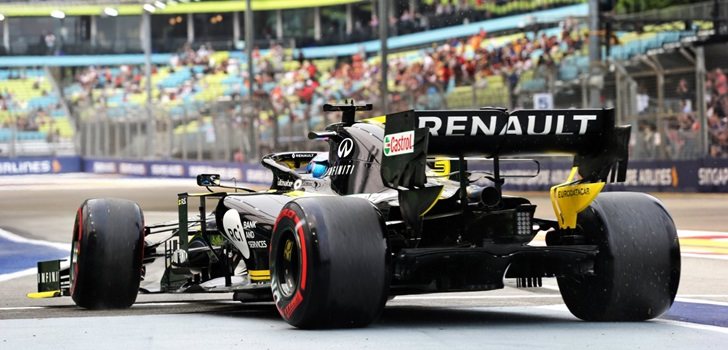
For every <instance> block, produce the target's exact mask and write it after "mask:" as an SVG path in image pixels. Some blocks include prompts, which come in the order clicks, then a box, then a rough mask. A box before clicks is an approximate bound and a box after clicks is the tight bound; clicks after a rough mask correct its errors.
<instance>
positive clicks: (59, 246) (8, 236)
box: [0, 228, 71, 252]
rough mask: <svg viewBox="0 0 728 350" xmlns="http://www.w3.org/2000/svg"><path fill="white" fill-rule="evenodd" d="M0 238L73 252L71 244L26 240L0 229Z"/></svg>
mask: <svg viewBox="0 0 728 350" xmlns="http://www.w3.org/2000/svg"><path fill="white" fill-rule="evenodd" d="M0 237H2V238H5V239H7V240H9V241H12V242H16V243H27V244H35V245H42V246H46V247H51V248H56V249H59V250H65V251H67V252H70V251H71V244H70V243H57V242H49V241H43V240H40V239H30V238H25V237H22V236H18V235H16V234H14V233H11V232H8V231H5V230H3V229H1V228H0Z"/></svg>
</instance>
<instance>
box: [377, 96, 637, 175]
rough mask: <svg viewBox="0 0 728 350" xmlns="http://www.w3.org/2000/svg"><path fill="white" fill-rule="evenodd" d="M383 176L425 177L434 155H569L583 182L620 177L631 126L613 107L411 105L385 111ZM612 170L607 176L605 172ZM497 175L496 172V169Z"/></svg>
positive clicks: (626, 159)
mask: <svg viewBox="0 0 728 350" xmlns="http://www.w3.org/2000/svg"><path fill="white" fill-rule="evenodd" d="M384 134H385V136H384V148H383V153H384V154H383V157H382V179H383V180H384V183H385V184H386V185H387V186H390V187H392V188H402V187H404V188H410V189H411V188H419V187H424V185H425V183H426V182H427V180H426V176H425V170H426V161H427V158H428V157H433V156H455V157H460V158H463V159H464V157H465V156H486V157H489V158H493V159H494V161H495V162H497V159H498V157H501V156H516V157H518V156H533V155H539V154H540V155H559V154H561V155H563V154H566V155H571V156H573V157H574V166H577V167H578V168H579V175H581V177H582V179H583V181H584V182H598V181H603V182H606V181H607V180H611V181H617V182H622V181H624V179H625V175H626V171H627V161H628V144H629V136H630V126H616V125H615V117H614V110H613V109H559V110H517V111H513V112H510V113H508V112H507V111H506V110H505V109H499V108H484V109H476V110H448V111H440V110H438V111H415V110H409V111H405V112H399V113H393V114H389V115H387V120H386V125H385V132H384ZM610 174H611V178H610V176H609V175H610ZM496 176H497V175H496Z"/></svg>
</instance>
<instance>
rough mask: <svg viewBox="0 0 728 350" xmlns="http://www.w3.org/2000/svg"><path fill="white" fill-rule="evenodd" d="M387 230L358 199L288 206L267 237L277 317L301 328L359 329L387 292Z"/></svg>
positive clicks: (378, 309)
mask: <svg viewBox="0 0 728 350" xmlns="http://www.w3.org/2000/svg"><path fill="white" fill-rule="evenodd" d="M383 227H384V224H383V221H382V219H381V216H380V215H379V212H378V211H377V210H376V209H375V208H374V207H373V206H372V205H371V203H369V201H367V200H364V199H360V198H345V197H313V198H299V199H297V200H295V201H292V202H289V203H288V204H286V206H285V207H284V208H283V210H281V213H280V215H279V216H278V219H277V221H276V225H275V228H274V229H273V235H272V237H271V255H270V268H271V288H272V291H273V299H274V301H275V303H276V307H277V308H278V311H279V313H280V314H281V316H282V317H283V319H285V320H286V322H288V323H289V324H291V325H293V326H296V327H299V328H331V327H362V326H366V325H368V324H370V323H371V322H373V321H374V320H375V319H376V318H377V317H378V316H379V314H380V313H381V312H382V310H383V309H384V304H385V303H386V301H387V292H388V288H389V274H388V273H387V267H386V243H385V240H384V234H383V232H384V230H383Z"/></svg>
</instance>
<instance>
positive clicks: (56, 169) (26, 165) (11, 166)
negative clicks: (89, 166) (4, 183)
mask: <svg viewBox="0 0 728 350" xmlns="http://www.w3.org/2000/svg"><path fill="white" fill-rule="evenodd" d="M80 171H81V157H78V156H72V157H19V158H11V159H7V158H0V175H31V174H59V173H77V172H80Z"/></svg>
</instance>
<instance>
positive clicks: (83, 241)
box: [70, 198, 144, 309]
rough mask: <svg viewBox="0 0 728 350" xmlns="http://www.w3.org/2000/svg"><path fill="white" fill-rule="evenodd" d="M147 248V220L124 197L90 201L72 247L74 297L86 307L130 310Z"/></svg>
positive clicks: (80, 215)
mask: <svg viewBox="0 0 728 350" xmlns="http://www.w3.org/2000/svg"><path fill="white" fill-rule="evenodd" d="M143 248H144V216H143V214H142V210H141V209H140V208H139V206H138V205H137V204H136V203H134V202H131V201H128V200H124V199H114V198H103V199H89V200H86V201H85V202H84V203H83V204H82V205H81V207H80V208H79V209H78V212H77V214H76V222H75V225H74V229H73V241H72V246H71V249H72V251H71V271H70V277H71V280H70V282H71V297H72V298H73V301H74V302H75V303H76V305H78V306H81V307H84V308H87V309H120V308H128V307H130V306H131V305H132V304H134V301H135V300H136V296H137V292H138V291H139V282H140V279H141V266H142V254H143Z"/></svg>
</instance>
